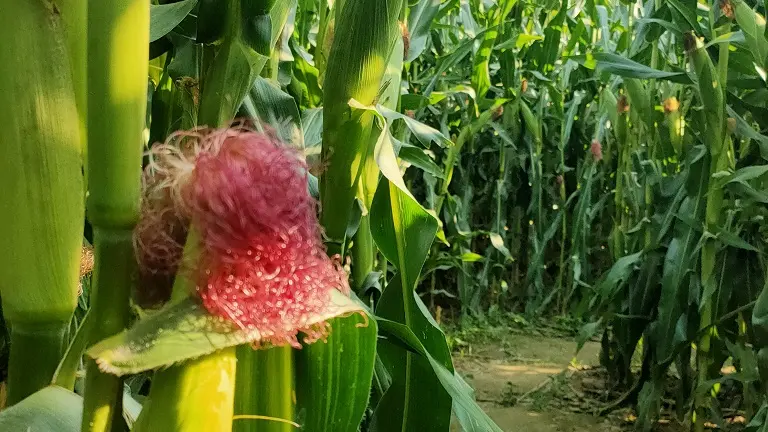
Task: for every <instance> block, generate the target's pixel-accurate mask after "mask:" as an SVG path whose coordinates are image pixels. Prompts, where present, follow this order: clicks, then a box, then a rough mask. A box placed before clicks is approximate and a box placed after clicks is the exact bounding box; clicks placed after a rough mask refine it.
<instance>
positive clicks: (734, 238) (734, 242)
mask: <svg viewBox="0 0 768 432" xmlns="http://www.w3.org/2000/svg"><path fill="white" fill-rule="evenodd" d="M717 238H718V239H719V240H720V241H722V242H723V243H725V244H727V245H728V246H733V247H735V248H739V249H744V250H748V251H752V252H760V250H759V249H757V248H756V247H754V246H752V245H751V244H749V243H748V242H746V241H744V240H742V238H741V237H739V236H738V235H736V234H734V233H732V232H730V231H726V230H725V229H720V230H719V231H718V232H717Z"/></svg>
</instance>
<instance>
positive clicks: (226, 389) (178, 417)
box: [133, 348, 237, 432]
mask: <svg viewBox="0 0 768 432" xmlns="http://www.w3.org/2000/svg"><path fill="white" fill-rule="evenodd" d="M236 364H237V360H236V357H235V348H226V349H223V350H220V351H217V352H215V353H213V354H209V355H207V356H204V357H201V358H199V359H194V360H190V361H188V362H186V363H184V364H183V365H181V366H174V367H170V368H168V369H166V370H163V371H160V372H158V373H156V374H155V376H154V378H153V379H152V391H151V394H150V398H149V400H148V402H147V403H146V404H145V405H144V408H143V409H142V411H141V415H140V416H139V418H138V420H137V421H136V424H135V425H134V427H133V430H134V432H156V431H174V432H194V431H200V432H209V431H230V430H232V418H233V406H234V405H233V402H234V399H235V386H234V385H235V373H236V372H235V370H236Z"/></svg>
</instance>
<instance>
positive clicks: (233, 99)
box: [199, 39, 268, 127]
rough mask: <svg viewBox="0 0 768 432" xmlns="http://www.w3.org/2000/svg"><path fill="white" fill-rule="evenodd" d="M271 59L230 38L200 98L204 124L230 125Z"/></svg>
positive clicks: (208, 76)
mask: <svg viewBox="0 0 768 432" xmlns="http://www.w3.org/2000/svg"><path fill="white" fill-rule="evenodd" d="M267 60H268V58H267V57H265V56H263V55H261V54H259V53H257V52H256V51H254V50H253V49H252V48H250V47H248V46H247V45H246V44H244V43H243V42H242V41H240V40H239V39H227V40H225V41H224V43H223V44H222V45H221V46H220V47H219V49H218V50H217V51H216V55H215V57H214V59H213V62H212V64H211V66H210V68H209V70H208V71H207V73H206V75H205V78H204V82H205V85H204V86H203V90H202V94H201V96H200V113H199V121H200V124H201V125H206V126H210V127H218V126H221V125H224V124H228V123H229V122H230V121H231V120H232V119H233V118H234V116H235V113H237V111H238V110H239V109H240V105H241V104H242V102H243V99H245V96H246V95H247V94H248V91H249V90H250V89H251V86H252V85H253V81H254V79H255V78H256V76H257V75H258V74H259V72H261V69H262V68H263V67H264V65H265V64H266V63H267Z"/></svg>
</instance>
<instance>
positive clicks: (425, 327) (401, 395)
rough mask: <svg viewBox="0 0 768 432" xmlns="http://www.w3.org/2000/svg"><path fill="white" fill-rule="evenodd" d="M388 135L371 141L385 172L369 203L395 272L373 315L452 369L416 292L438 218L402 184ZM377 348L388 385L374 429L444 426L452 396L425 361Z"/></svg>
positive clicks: (376, 235)
mask: <svg viewBox="0 0 768 432" xmlns="http://www.w3.org/2000/svg"><path fill="white" fill-rule="evenodd" d="M388 137H389V133H382V134H381V136H380V138H379V141H378V143H377V144H376V161H377V163H378V164H379V168H380V169H381V172H382V174H384V177H383V178H382V179H381V182H380V183H379V187H378V188H377V190H376V194H375V196H374V199H373V204H372V206H371V213H370V218H371V233H372V235H373V238H374V241H375V242H376V245H377V246H378V248H379V250H380V251H381V252H382V254H383V255H384V256H385V257H386V258H387V260H388V261H389V262H391V263H393V264H394V266H395V268H397V270H398V272H397V273H396V274H395V276H394V278H393V279H392V280H391V281H390V282H389V283H388V284H387V286H386V288H385V289H384V292H383V293H382V297H381V299H380V301H379V303H378V305H377V309H376V314H377V316H379V317H382V318H386V319H390V320H393V321H396V322H399V323H402V324H405V325H406V326H408V327H409V328H411V329H412V330H413V331H414V333H416V334H418V335H419V337H420V340H421V342H422V343H423V344H424V346H425V347H426V349H427V351H429V352H430V354H432V355H433V356H434V357H435V358H436V359H438V360H439V361H441V362H442V364H443V365H444V366H445V367H449V368H451V370H452V363H451V358H450V352H449V350H448V345H447V343H446V341H445V335H444V334H443V333H442V331H441V330H440V329H439V327H438V326H437V323H435V322H434V320H433V319H432V317H431V315H430V314H429V311H428V310H427V309H426V307H425V306H424V305H423V303H422V302H421V299H420V298H419V297H418V296H417V295H416V293H415V289H416V284H417V283H418V281H419V274H420V272H421V269H422V267H423V265H424V262H425V260H426V258H427V255H428V253H429V250H430V248H431V246H432V243H433V242H434V239H435V234H436V233H437V230H438V221H437V219H436V218H435V217H434V216H433V215H432V214H430V213H429V212H427V211H426V210H425V209H424V208H423V207H422V206H421V205H420V204H419V203H418V202H417V201H416V200H415V199H414V198H413V196H412V195H411V193H410V192H409V191H408V189H407V188H406V187H405V183H404V182H403V179H402V176H401V174H400V171H399V169H398V164H397V158H396V156H395V154H394V151H393V149H392V143H391V140H390V139H389V138H388ZM379 353H380V356H381V358H382V361H383V363H384V365H385V367H386V369H387V371H388V372H389V374H390V375H391V377H392V384H391V386H390V388H389V390H388V391H387V392H386V393H385V395H384V396H383V398H382V400H381V401H380V403H379V405H378V406H377V408H376V411H375V412H374V416H373V418H372V420H371V424H372V427H373V429H374V430H390V429H393V428H394V429H396V430H426V429H429V430H446V429H447V428H448V426H449V423H450V412H451V400H450V396H449V395H448V393H447V392H446V390H445V389H443V388H442V385H441V384H440V381H439V380H438V379H437V378H436V377H435V376H434V374H428V373H426V372H427V371H429V369H430V365H429V362H428V361H427V360H426V359H420V358H413V354H412V353H405V352H402V350H400V349H398V348H397V347H393V346H391V345H389V344H387V343H384V342H382V343H380V344H379ZM424 413H429V415H424Z"/></svg>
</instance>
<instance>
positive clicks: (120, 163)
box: [82, 0, 149, 431]
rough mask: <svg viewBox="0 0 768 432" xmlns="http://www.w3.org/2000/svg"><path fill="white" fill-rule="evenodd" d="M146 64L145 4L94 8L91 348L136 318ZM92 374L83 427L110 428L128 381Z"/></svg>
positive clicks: (91, 370)
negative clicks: (132, 304)
mask: <svg viewBox="0 0 768 432" xmlns="http://www.w3.org/2000/svg"><path fill="white" fill-rule="evenodd" d="M148 58H149V4H148V3H147V2H146V1H144V0H115V1H110V2H90V3H89V10H88V60H89V61H88V106H89V107H91V109H90V110H89V111H88V112H89V115H88V124H89V125H90V127H89V128H88V142H90V143H91V145H90V146H89V152H88V171H89V185H88V186H89V188H88V192H89V196H88V202H87V205H88V209H87V210H88V219H89V220H90V222H91V224H92V225H93V227H94V246H95V259H96V264H95V270H94V289H93V292H92V294H91V315H92V316H91V318H92V319H93V320H94V321H95V322H97V323H98V325H95V326H93V327H92V330H91V334H90V335H89V338H88V339H89V340H90V341H92V342H95V341H98V340H101V339H104V338H106V337H108V336H111V335H113V334H116V333H119V332H120V331H122V330H123V329H125V327H126V326H127V324H128V320H129V318H130V312H129V309H128V304H129V299H130V294H131V283H132V282H131V281H132V280H133V276H134V271H135V259H134V254H133V242H132V230H133V227H134V225H135V224H136V221H137V220H138V217H139V198H140V194H141V180H140V179H141V160H142V148H143V141H144V129H145V118H146V117H145V112H146V106H147V100H146V98H147V79H148V63H147V61H148ZM86 371H87V372H86V380H85V400H84V409H83V425H82V429H83V431H107V430H111V428H112V427H113V425H112V421H113V418H118V419H121V414H122V408H121V401H122V395H123V383H122V380H121V379H120V378H119V377H116V376H113V375H108V374H104V373H102V372H100V371H99V369H98V367H97V366H96V363H95V362H94V361H92V360H89V361H88V364H87V366H86ZM120 421H122V420H120ZM115 427H116V425H115Z"/></svg>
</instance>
